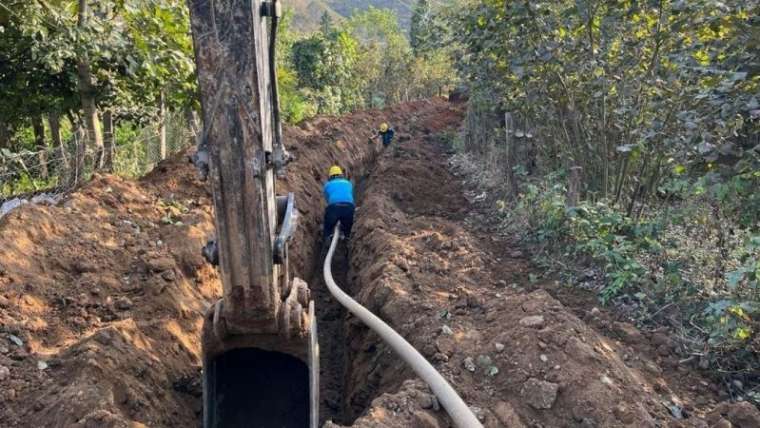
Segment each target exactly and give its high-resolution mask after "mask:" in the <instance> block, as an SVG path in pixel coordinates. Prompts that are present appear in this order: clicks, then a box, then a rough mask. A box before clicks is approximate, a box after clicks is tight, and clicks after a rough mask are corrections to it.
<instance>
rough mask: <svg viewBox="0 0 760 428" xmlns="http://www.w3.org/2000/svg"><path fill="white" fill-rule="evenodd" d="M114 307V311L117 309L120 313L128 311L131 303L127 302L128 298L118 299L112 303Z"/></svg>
mask: <svg viewBox="0 0 760 428" xmlns="http://www.w3.org/2000/svg"><path fill="white" fill-rule="evenodd" d="M114 306H115V307H116V309H119V310H121V311H126V310H129V309H130V308H131V307H132V301H131V300H129V298H128V297H119V298H118V299H116V302H114Z"/></svg>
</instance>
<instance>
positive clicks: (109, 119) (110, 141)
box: [103, 108, 114, 172]
mask: <svg viewBox="0 0 760 428" xmlns="http://www.w3.org/2000/svg"><path fill="white" fill-rule="evenodd" d="M113 150H114V137H113V112H112V111H111V109H110V108H109V109H107V110H106V111H104V112H103V170H105V171H107V172H113Z"/></svg>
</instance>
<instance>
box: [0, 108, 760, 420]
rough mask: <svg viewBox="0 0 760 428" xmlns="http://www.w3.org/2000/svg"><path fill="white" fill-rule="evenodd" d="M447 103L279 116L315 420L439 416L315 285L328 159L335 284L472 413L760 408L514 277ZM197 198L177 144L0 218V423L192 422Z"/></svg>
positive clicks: (198, 291) (666, 415) (196, 359)
mask: <svg viewBox="0 0 760 428" xmlns="http://www.w3.org/2000/svg"><path fill="white" fill-rule="evenodd" d="M461 112H462V106H461V105H450V104H448V103H446V102H445V101H443V100H432V101H420V102H414V103H408V104H404V105H400V106H397V107H394V108H392V109H389V110H385V111H368V112H361V113H356V114H352V115H348V116H345V117H342V118H318V119H315V120H313V121H310V122H308V123H305V124H303V125H302V126H300V127H294V128H289V129H287V130H286V141H287V142H288V145H289V148H290V149H291V151H292V152H293V153H294V154H295V155H296V158H297V160H296V161H295V162H294V163H293V164H291V165H290V167H289V168H290V169H289V173H288V178H287V179H285V180H283V181H282V182H280V183H278V192H279V193H282V192H284V191H286V190H290V191H294V192H296V195H297V204H298V209H299V212H300V215H301V217H300V218H301V224H300V225H299V230H298V232H297V235H296V237H295V240H294V244H293V247H292V249H291V257H293V260H292V266H293V270H294V274H295V275H296V276H299V277H301V278H304V279H306V280H307V281H309V282H310V284H311V286H312V288H313V291H314V296H315V299H316V301H317V304H318V307H319V309H318V312H319V327H320V342H321V348H322V352H323V355H322V368H323V371H322V381H323V382H322V385H321V388H322V394H321V396H322V399H323V400H322V416H323V419H325V420H328V419H332V420H333V421H335V422H337V423H340V424H343V425H353V426H355V427H446V426H450V423H449V421H448V419H447V417H446V414H445V411H443V410H442V409H440V406H439V405H438V403H437V401H436V400H435V399H434V398H433V397H432V395H431V394H430V392H429V390H428V389H427V387H426V386H425V385H424V384H423V383H422V382H421V381H419V380H418V379H417V378H416V377H415V376H414V374H413V373H411V371H410V370H409V369H408V368H407V367H406V366H405V365H403V364H402V363H401V362H400V361H399V360H398V359H397V358H396V357H395V356H394V355H393V354H392V353H391V352H390V351H389V350H388V348H387V347H386V346H385V345H384V344H383V343H382V342H380V341H379V340H378V338H377V337H376V336H375V335H374V334H372V333H371V332H369V331H367V330H366V328H364V327H363V326H362V325H361V324H360V323H358V322H357V321H356V320H355V319H354V318H353V317H350V316H348V315H346V313H345V312H344V311H342V310H341V309H340V308H339V307H337V306H336V305H335V304H334V303H333V302H332V301H331V299H330V298H329V297H328V295H327V294H326V293H325V291H324V288H323V284H322V283H321V280H320V279H319V261H320V260H319V259H320V255H319V252H320V248H321V243H320V224H321V216H322V211H323V208H324V207H323V202H322V196H321V183H322V181H323V179H324V170H325V168H326V167H327V166H328V165H329V164H331V163H338V164H340V165H342V166H344V167H345V168H347V169H348V171H349V174H350V175H351V177H352V178H353V179H354V180H355V181H357V182H358V183H359V186H357V187H358V190H359V195H358V200H359V202H360V207H359V209H358V211H357V223H356V226H355V233H354V235H353V237H352V239H351V241H350V243H349V246H348V249H347V251H348V256H347V257H348V264H346V259H345V257H344V258H342V260H338V261H336V270H337V271H339V272H340V273H341V274H340V275H338V276H337V279H338V281H339V282H340V283H341V284H340V285H341V286H343V287H345V288H346V289H347V290H348V291H349V292H351V294H353V295H354V296H355V298H357V299H358V300H359V301H360V302H362V303H363V304H365V305H366V306H367V307H368V308H369V309H371V310H372V311H374V312H375V313H377V314H378V315H379V316H381V317H382V318H383V319H384V320H386V321H387V322H389V323H390V324H391V325H392V326H393V327H394V328H396V329H397V330H398V331H399V332H400V333H401V334H402V335H404V336H405V337H406V338H407V339H408V340H409V341H410V342H411V343H412V344H413V345H415V346H416V347H417V348H418V349H420V350H421V352H422V353H423V354H424V355H425V356H426V357H427V358H429V359H430V360H431V361H432V362H433V363H434V364H435V365H436V367H437V368H438V369H439V370H440V371H441V373H442V374H443V375H444V376H445V377H446V378H447V379H449V380H450V382H451V383H452V385H454V386H455V388H456V389H457V390H458V391H460V393H461V394H462V397H463V398H464V399H465V401H467V402H468V403H469V404H471V405H472V407H473V409H474V410H475V411H476V413H477V414H478V415H479V417H481V418H482V420H483V422H484V424H485V426H487V427H499V426H508V427H520V426H532V427H554V426H631V427H634V426H635V427H638V426H721V427H729V426H747V427H751V426H760V424H758V421H760V418H758V414H757V410H756V409H754V408H753V407H752V406H750V405H748V404H746V403H736V404H729V403H721V404H717V399H716V397H715V396H714V395H713V394H712V392H711V385H710V384H709V383H707V382H706V381H704V380H702V379H701V378H700V377H699V376H698V375H696V374H689V376H682V373H680V371H679V370H680V369H678V368H674V367H671V366H669V365H668V364H663V363H664V362H666V361H667V360H668V359H667V357H666V358H660V357H659V356H658V355H660V354H664V355H666V356H667V352H668V347H669V346H671V342H670V341H669V339H668V337H667V335H666V334H660V335H659V336H657V337H656V338H654V337H650V336H648V335H642V334H641V333H640V332H638V331H637V330H636V329H635V328H634V327H633V326H630V325H625V324H620V325H618V324H615V329H614V331H612V329H610V328H603V327H605V325H601V324H599V323H597V322H594V319H593V317H595V316H596V315H593V316H591V318H589V317H579V316H577V315H578V314H580V309H579V308H577V307H575V308H573V309H572V310H571V309H568V308H567V307H565V306H564V305H563V304H562V303H561V302H560V301H558V300H557V299H555V298H553V297H552V296H551V295H550V294H549V293H548V292H546V291H544V290H542V289H529V285H528V281H527V277H528V275H529V273H530V269H532V268H531V267H530V265H529V264H528V263H527V262H526V260H525V258H524V257H523V256H522V251H526V250H524V249H520V248H517V247H515V245H514V244H513V243H512V242H511V240H510V237H502V236H496V235H494V234H493V233H492V231H491V230H490V226H489V225H488V222H487V221H486V220H487V214H485V213H484V212H483V211H479V209H478V208H479V207H478V206H477V204H476V203H473V202H470V200H469V199H468V198H467V197H466V195H468V194H469V193H468V192H470V191H471V190H472V189H468V188H467V187H466V186H465V185H464V184H463V182H462V181H463V179H462V177H459V176H457V175H455V174H453V173H452V171H451V170H450V169H449V166H448V164H447V159H446V154H445V152H444V149H443V147H442V146H440V145H439V144H438V143H437V142H436V137H435V135H436V134H437V133H439V132H442V131H444V130H446V129H456V127H457V126H458V125H459V123H460V122H461V116H462V113H461ZM380 120H383V121H388V122H390V123H392V124H394V125H395V126H396V128H397V130H398V131H399V132H398V135H399V138H398V140H399V141H398V142H397V144H396V145H395V147H391V148H390V149H387V150H381V148H380V147H378V143H377V141H373V142H371V143H370V142H368V141H367V137H368V136H369V134H370V133H371V131H370V129H371V128H372V127H373V126H374V125H376V123H377V122H378V121H380ZM212 215H213V214H212V208H211V201H210V198H209V193H208V190H207V187H206V186H205V184H204V183H202V182H199V181H198V180H197V179H196V173H195V171H194V170H193V169H192V167H191V166H190V165H189V164H187V162H186V159H185V157H184V156H178V157H177V158H175V159H171V160H169V161H167V162H164V163H162V164H161V165H160V166H159V168H158V169H157V170H156V171H154V172H153V173H152V174H151V175H149V176H147V177H145V178H144V179H142V180H140V181H136V182H134V181H127V180H122V179H119V178H117V177H112V176H101V177H96V178H95V179H94V180H93V181H92V182H91V183H89V184H88V185H86V186H85V187H84V188H82V189H80V190H79V191H78V192H76V193H74V194H72V195H70V196H69V197H67V198H66V199H65V200H64V201H63V202H62V203H61V204H59V205H58V206H53V207H49V206H32V205H27V206H24V207H21V208H19V209H17V210H15V211H13V212H12V213H10V214H9V215H7V216H5V217H3V218H2V219H0V233H1V235H0V426H2V427H6V426H7V427H69V426H75V427H139V426H155V427H164V426H166V427H180V426H181V427H190V426H198V425H199V424H200V413H201V397H200V396H201V386H200V352H201V350H200V343H199V336H200V329H201V323H202V315H203V313H204V311H205V309H206V307H207V306H208V304H209V303H210V302H212V301H214V300H215V299H217V298H218V297H219V293H220V289H221V287H220V284H219V280H218V277H217V274H216V272H215V270H214V269H213V268H211V267H210V266H208V265H207V264H205V263H204V261H203V259H202V257H201V256H200V248H201V246H202V245H203V244H204V243H205V242H206V239H207V238H208V237H210V236H211V235H212V234H213V217H212ZM589 309H590V308H589ZM574 311H575V313H574ZM587 321H589V323H587ZM613 333H614V334H613ZM653 346H654V348H652V347H653ZM652 349H654V350H655V351H656V352H655V351H652ZM676 379H678V381H676ZM716 406H717V407H716ZM674 414H677V415H678V416H680V417H681V419H677V418H676V417H675V416H674ZM330 425H333V426H334V424H332V423H330V422H328V423H327V424H326V426H330Z"/></svg>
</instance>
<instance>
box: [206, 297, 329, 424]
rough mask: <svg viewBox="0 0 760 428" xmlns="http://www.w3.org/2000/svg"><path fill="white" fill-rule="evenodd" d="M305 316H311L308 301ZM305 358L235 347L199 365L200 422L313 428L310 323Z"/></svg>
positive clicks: (315, 362) (315, 367)
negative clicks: (201, 401) (201, 395)
mask: <svg viewBox="0 0 760 428" xmlns="http://www.w3.org/2000/svg"><path fill="white" fill-rule="evenodd" d="M309 317H310V318H312V319H313V317H314V304H313V302H311V304H310V311H309ZM311 326H312V328H311V331H310V334H309V342H310V343H309V350H310V352H309V355H308V358H307V360H308V361H307V362H304V360H303V359H301V358H298V357H296V356H294V355H292V354H290V353H287V352H277V351H268V350H264V349H261V348H256V347H242V348H233V349H231V350H228V351H226V352H223V353H221V354H219V355H216V356H214V357H211V358H208V359H207V360H205V361H204V364H203V367H204V369H203V399H204V419H203V426H204V427H251V426H256V427H262V428H267V427H273V428H274V427H277V428H291V427H293V428H296V427H297V428H303V427H313V428H316V427H317V426H318V422H319V414H318V409H319V395H318V393H319V347H318V345H317V330H316V322H314V323H312V324H311Z"/></svg>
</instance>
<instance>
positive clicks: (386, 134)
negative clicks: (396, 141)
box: [378, 123, 393, 147]
mask: <svg viewBox="0 0 760 428" xmlns="http://www.w3.org/2000/svg"><path fill="white" fill-rule="evenodd" d="M378 134H379V135H380V138H381V139H382V141H383V147H388V146H389V145H390V144H391V141H393V128H390V127H388V124H387V123H381V124H380V132H379V133H378Z"/></svg>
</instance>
